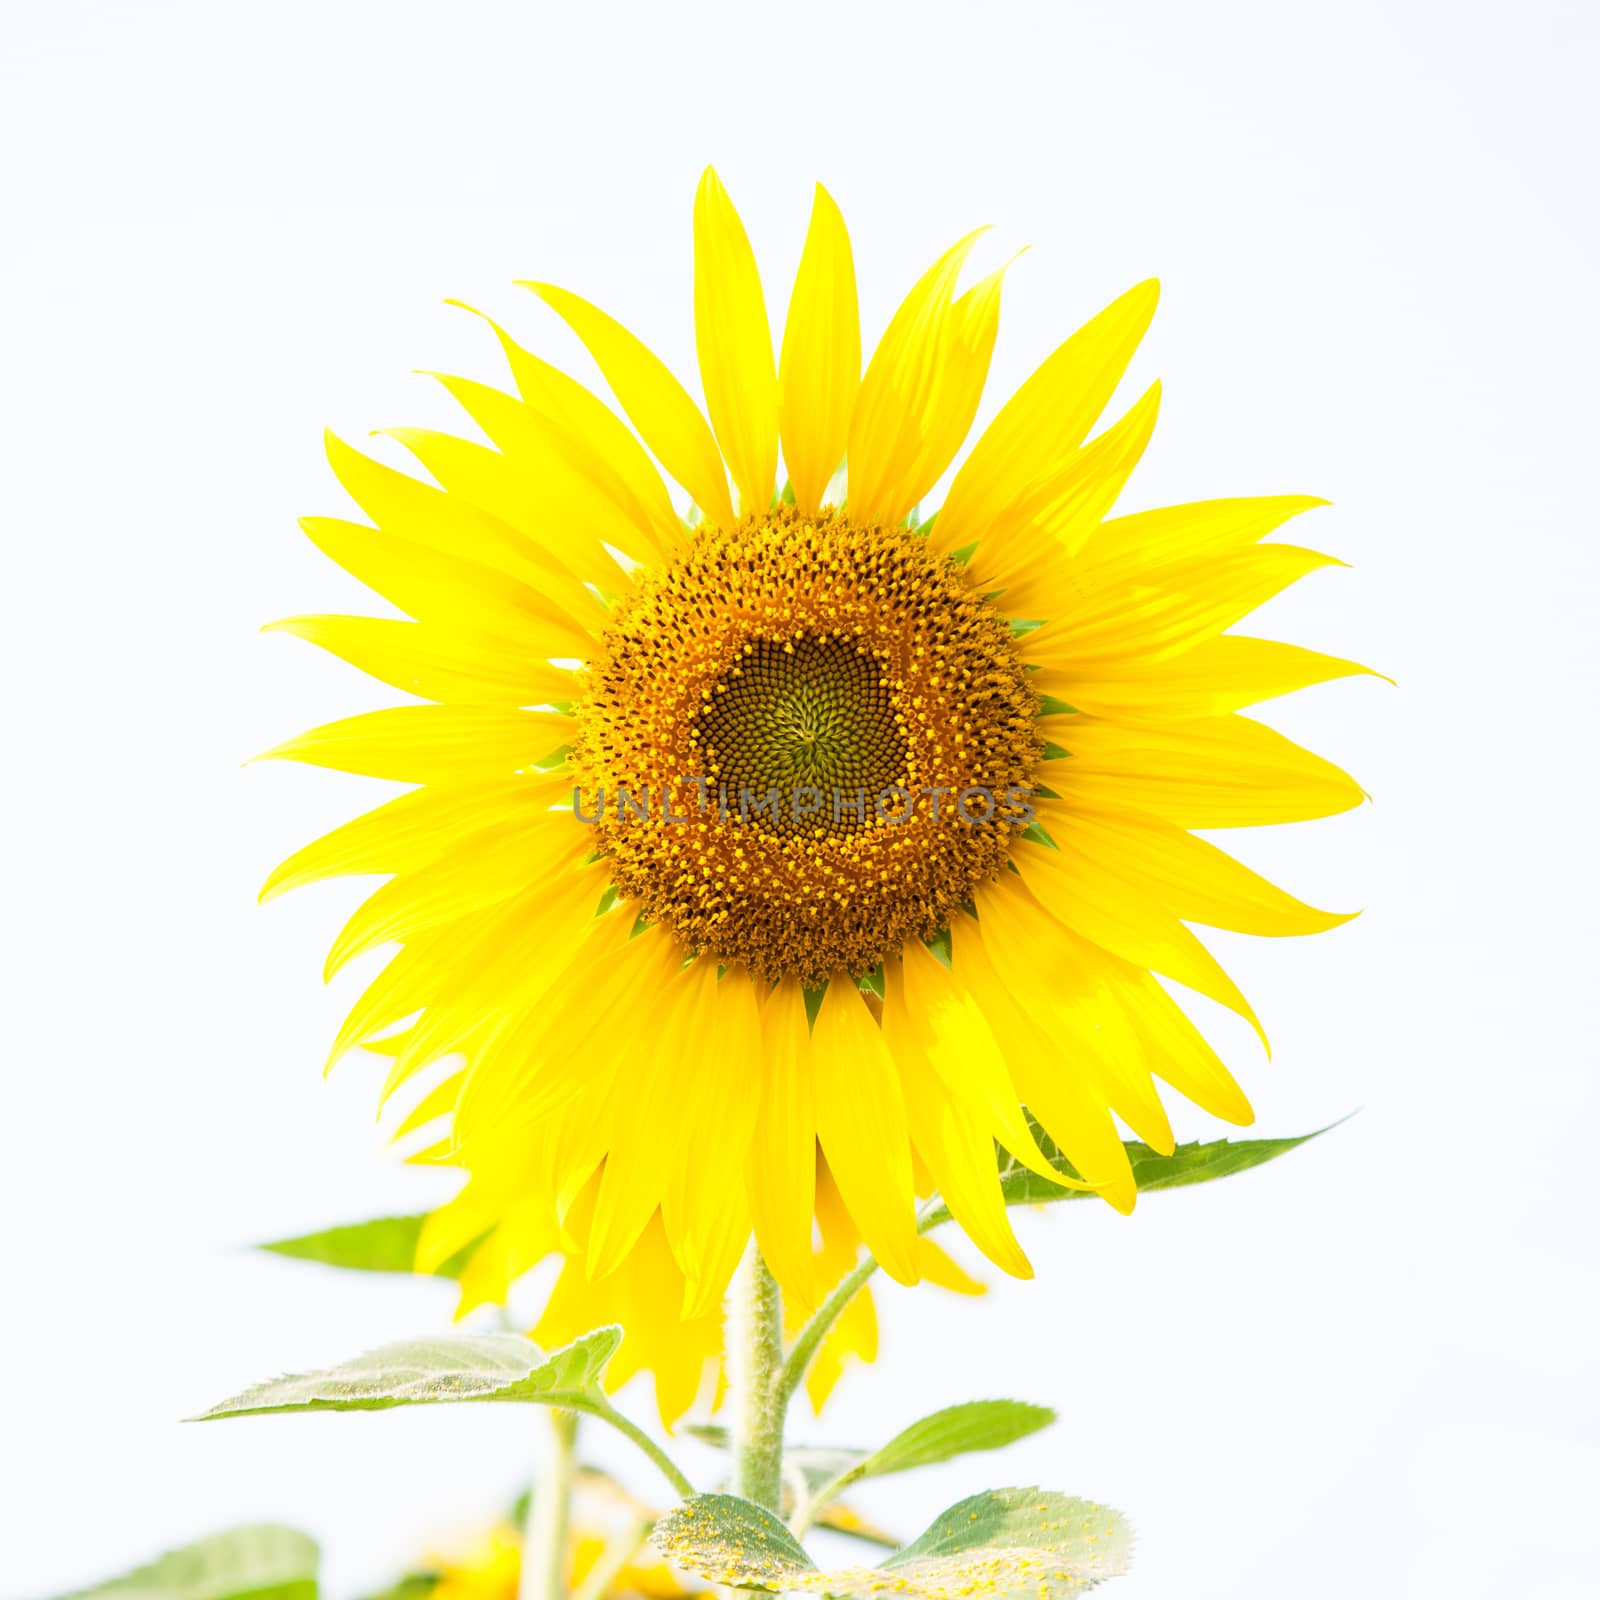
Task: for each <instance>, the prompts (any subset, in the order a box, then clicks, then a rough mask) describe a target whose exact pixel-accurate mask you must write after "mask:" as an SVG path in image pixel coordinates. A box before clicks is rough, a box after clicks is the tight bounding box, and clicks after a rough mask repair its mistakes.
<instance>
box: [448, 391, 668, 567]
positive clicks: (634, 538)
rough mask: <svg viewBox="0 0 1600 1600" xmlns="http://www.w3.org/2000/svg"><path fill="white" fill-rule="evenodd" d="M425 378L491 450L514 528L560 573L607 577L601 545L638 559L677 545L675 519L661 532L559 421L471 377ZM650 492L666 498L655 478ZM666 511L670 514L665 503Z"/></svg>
mask: <svg viewBox="0 0 1600 1600" xmlns="http://www.w3.org/2000/svg"><path fill="white" fill-rule="evenodd" d="M428 376H430V377H432V378H434V379H436V380H437V381H438V382H439V383H440V384H441V385H442V386H443V387H444V388H445V390H446V391H447V392H448V393H449V394H450V395H451V397H452V398H453V399H455V400H456V401H457V403H458V404H459V405H460V406H461V409H462V410H463V411H465V412H466V413H467V415H468V416H469V417H471V418H472V420H473V421H474V422H476V423H477V425H478V426H479V427H480V428H482V429H483V431H484V433H485V434H487V435H488V437H489V439H490V442H491V443H492V444H493V445H494V446H495V448H496V449H497V450H498V451H499V453H500V457H501V460H502V461H503V462H504V467H505V475H506V478H507V480H508V481H509V482H510V483H511V484H512V485H513V486H514V489H515V490H516V491H519V492H520V495H521V498H520V499H519V501H518V505H517V510H516V515H515V526H517V527H519V528H521V529H522V530H524V531H525V532H526V533H527V534H528V535H529V537H531V538H532V539H534V540H535V541H536V542H537V543H538V544H539V545H540V546H541V547H542V548H544V549H545V550H546V551H547V552H548V553H549V554H550V555H551V557H552V558H554V559H556V560H559V561H560V562H561V564H562V565H563V566H565V567H566V568H567V570H568V571H570V572H574V573H577V574H578V575H580V576H583V575H586V574H593V575H595V576H596V577H597V578H599V577H604V576H606V575H608V574H609V573H610V571H611V561H610V559H609V555H610V552H609V550H608V549H607V546H610V547H612V548H614V549H617V550H621V551H622V552H623V553H624V554H626V555H627V557H628V558H629V560H631V561H634V562H639V561H651V560H659V559H660V558H661V556H662V555H663V554H664V553H665V552H666V551H667V550H670V549H672V548H673V547H674V546H675V545H676V544H677V542H678V539H679V536H680V535H681V533H682V525H681V524H679V523H677V519H676V518H673V519H672V522H673V531H672V532H670V533H664V532H663V531H662V529H661V527H660V525H659V524H658V522H657V520H656V518H655V517H654V516H652V514H651V508H649V507H647V506H646V505H644V504H642V503H641V502H640V501H639V500H638V499H637V498H636V497H635V495H634V494H633V493H632V491H631V488H630V486H629V485H628V484H627V482H626V481H625V480H624V479H623V477H622V475H621V474H620V473H618V472H617V471H616V470H615V469H614V468H613V467H612V465H611V463H610V462H609V461H608V460H607V459H606V458H605V457H604V456H602V455H601V454H599V452H598V451H597V450H596V449H595V448H594V447H593V446H592V444H591V443H590V442H589V441H588V440H587V439H585V438H584V437H583V436H582V435H581V434H579V433H577V432H575V430H574V429H573V428H572V427H571V426H570V425H569V424H568V423H567V422H566V420H565V419H564V418H562V417H559V416H551V415H550V414H549V413H548V412H545V411H540V410H539V409H538V408H536V407H534V406H530V405H528V404H527V403H526V402H525V401H523V400H521V399H519V398H517V397H516V396H515V395H509V394H506V393H504V392H503V391H501V390H499V389H496V388H493V387H491V386H490V385H489V384H486V383H478V382H475V381H474V380H473V379H471V378H457V377H453V376H452V375H451V374H449V373H446V372H433V373H429V374H428ZM602 409H603V408H602ZM618 425H619V426H620V424H618ZM430 470H432V469H431V468H430ZM656 488H657V493H658V495H659V497H660V498H661V499H662V500H666V485H665V484H663V483H662V482H661V479H660V476H659V475H657V476H656ZM667 514H668V515H669V516H671V501H670V500H668V501H667ZM508 520H511V518H510V516H508Z"/></svg>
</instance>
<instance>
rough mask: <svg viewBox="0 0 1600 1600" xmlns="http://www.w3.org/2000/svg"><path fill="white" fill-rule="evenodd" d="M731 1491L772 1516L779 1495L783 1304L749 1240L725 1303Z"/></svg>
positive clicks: (784, 1397)
mask: <svg viewBox="0 0 1600 1600" xmlns="http://www.w3.org/2000/svg"><path fill="white" fill-rule="evenodd" d="M728 1389H729V1399H730V1402H731V1404H730V1408H729V1409H730V1419H731V1422H732V1430H731V1431H732V1444H733V1492H734V1493H735V1494H737V1495H742V1496H743V1497H744V1498H745V1499H746V1500H753V1501H755V1503H756V1504H757V1505H758V1506H765V1507H766V1509H767V1510H768V1511H771V1512H774V1513H776V1512H777V1511H778V1510H779V1507H780V1504H781V1501H782V1492H783V1413H784V1410H785V1408H786V1406H787V1401H788V1396H787V1395H786V1394H785V1392H784V1389H783V1302H782V1298H781V1296H780V1295H779V1293H778V1282H777V1279H775V1278H774V1277H773V1276H772V1272H771V1269H770V1268H769V1267H768V1266H767V1263H766V1261H765V1260H764V1259H763V1258H762V1255H761V1249H760V1247H759V1246H758V1245H757V1244H756V1242H755V1240H754V1239H752V1240H751V1241H750V1244H749V1247H748V1248H747V1249H746V1251H745V1254H744V1259H743V1260H742V1261H741V1262H740V1263H739V1270H738V1271H737V1272H736V1273H735V1274H734V1278H733V1287H732V1292H731V1294H730V1297H729V1304H728Z"/></svg>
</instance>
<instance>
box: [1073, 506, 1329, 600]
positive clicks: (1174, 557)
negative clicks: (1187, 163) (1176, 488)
mask: <svg viewBox="0 0 1600 1600" xmlns="http://www.w3.org/2000/svg"><path fill="white" fill-rule="evenodd" d="M1327 503H1328V502H1327V501H1326V500H1319V499H1317V498H1316V497H1315V496H1314V495H1303V494H1280V495H1251V496H1242V497H1236V498H1233V499H1228V500H1197V501H1192V502H1190V503H1189V504H1187V505H1178V506H1161V507H1158V508H1157V509H1156V510H1154V511H1139V512H1136V513H1134V514H1133V515H1132V516H1127V517H1114V518H1113V519H1112V520H1111V521H1109V522H1103V523H1101V524H1100V526H1099V527H1098V528H1096V529H1095V530H1094V532H1093V533H1092V534H1091V535H1090V537H1089V539H1088V540H1087V541H1086V542H1085V544H1084V547H1083V549H1082V551H1081V552H1080V553H1079V557H1078V564H1079V565H1080V566H1081V568H1082V569H1083V572H1084V574H1085V576H1086V578H1087V577H1092V578H1093V580H1094V581H1095V582H1096V583H1098V584H1101V585H1104V584H1105V583H1107V582H1109V581H1112V578H1113V577H1115V576H1117V575H1119V574H1120V575H1121V576H1124V577H1125V576H1129V575H1131V574H1133V573H1135V572H1138V571H1142V570H1144V569H1146V568H1150V567H1161V566H1167V565H1169V564H1170V563H1171V562H1174V561H1193V560H1196V559H1198V558H1199V557H1202V556H1220V555H1229V554H1231V553H1232V552H1233V551H1235V550H1243V549H1246V548H1247V547H1248V546H1250V545H1253V544H1256V543H1258V542H1259V541H1260V540H1262V539H1264V538H1265V537H1266V536H1267V535H1268V534H1269V533H1272V532H1273V531H1274V530H1275V529H1277V528H1281V527H1282V526H1283V524H1284V523H1285V522H1287V521H1288V520H1289V519H1290V518H1291V517H1297V516H1300V515H1302V514H1303V513H1304V512H1307V511H1315V510H1316V509H1317V508H1318V507H1319V506H1325V505H1326V504H1327Z"/></svg>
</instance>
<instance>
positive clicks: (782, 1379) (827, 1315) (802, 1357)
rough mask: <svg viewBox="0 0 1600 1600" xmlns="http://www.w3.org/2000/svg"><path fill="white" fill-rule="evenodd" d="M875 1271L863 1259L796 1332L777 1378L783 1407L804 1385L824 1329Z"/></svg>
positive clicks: (868, 1260)
mask: <svg viewBox="0 0 1600 1600" xmlns="http://www.w3.org/2000/svg"><path fill="white" fill-rule="evenodd" d="M877 1270H878V1263H877V1261H876V1260H875V1259H874V1258H873V1257H872V1256H866V1257H864V1258H863V1259H862V1260H861V1261H860V1262H859V1263H858V1264H857V1265H856V1267H855V1269H854V1270H853V1271H851V1272H848V1273H846V1274H845V1276H844V1277H842V1278H841V1279H840V1280H839V1281H838V1283H836V1284H835V1285H834V1286H833V1293H832V1294H830V1295H829V1296H828V1298H827V1299H826V1300H824V1301H823V1302H822V1304H821V1305H820V1306H818V1307H817V1309H816V1311H815V1312H814V1313H813V1314H812V1316H811V1320H810V1321H809V1322H807V1323H806V1325H805V1327H803V1328H802V1329H801V1330H800V1337H799V1338H798V1339H796V1340H795V1342H794V1348H793V1349H792V1350H790V1352H789V1359H788V1360H787V1361H785V1362H784V1364H783V1371H782V1373H781V1374H780V1375H779V1379H778V1390H779V1396H780V1400H781V1403H782V1404H783V1405H784V1406H785V1407H787V1406H788V1404H789V1402H790V1400H792V1399H793V1398H794V1392H795V1390H796V1389H798V1388H799V1387H800V1385H801V1384H802V1383H803V1382H805V1376H806V1371H807V1369H808V1368H809V1367H810V1365H811V1363H812V1360H813V1359H814V1358H815V1356H816V1353H817V1350H818V1348H819V1347H820V1346H821V1344H822V1341H823V1340H824V1339H826V1338H827V1337H828V1330H829V1329H830V1328H832V1327H833V1325H834V1323H836V1322H837V1321H838V1320H839V1318H840V1317H841V1316H843V1314H844V1308H845V1307H846V1306H847V1305H849V1304H850V1302H851V1301H852V1300H854V1299H855V1297H856V1296H857V1295H858V1294H860V1293H861V1291H862V1289H864V1288H865V1287H866V1285H867V1281H868V1279H870V1278H871V1276H872V1275H873V1273H875V1272H876V1271H877Z"/></svg>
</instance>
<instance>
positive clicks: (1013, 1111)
mask: <svg viewBox="0 0 1600 1600" xmlns="http://www.w3.org/2000/svg"><path fill="white" fill-rule="evenodd" d="M884 979H885V987H886V996H885V1000H884V1007H883V1035H884V1039H885V1040H886V1041H887V1042H888V1045H889V1048H890V1049H891V1050H892V1051H893V1052H894V1056H895V1059H896V1060H897V1061H903V1062H905V1061H910V1062H921V1061H926V1062H927V1063H928V1065H929V1066H931V1067H932V1068H933V1070H934V1071H935V1072H937V1073H938V1074H939V1075H940V1076H941V1077H942V1078H943V1079H944V1081H945V1083H946V1084H947V1085H948V1086H949V1088H950V1089H951V1090H952V1092H959V1093H960V1094H961V1095H962V1097H963V1098H964V1099H965V1100H966V1102H967V1103H968V1104H969V1106H970V1107H971V1109H972V1110H973V1111H974V1112H976V1113H978V1114H979V1115H980V1116H981V1117H982V1118H983V1120H984V1122H985V1124H986V1125H987V1127H988V1129H989V1132H990V1133H991V1134H992V1135H993V1137H994V1138H996V1139H997V1140H998V1141H999V1142H1000V1143H1001V1144H1002V1145H1003V1146H1004V1147H1005V1149H1006V1150H1007V1151H1008V1152H1009V1153H1010V1154H1011V1155H1013V1156H1015V1158H1016V1159H1017V1160H1018V1161H1019V1162H1021V1163H1022V1165H1023V1166H1025V1167H1027V1168H1028V1169H1029V1170H1030V1171H1031V1172H1035V1173H1037V1174H1038V1175H1039V1176H1040V1177H1042V1178H1048V1179H1050V1180H1051V1181H1053V1182H1060V1181H1061V1180H1060V1178H1059V1176H1058V1174H1057V1173H1056V1172H1055V1169H1054V1168H1053V1167H1051V1166H1050V1164H1049V1163H1048V1162H1047V1161H1046V1160H1045V1159H1044V1157H1043V1155H1042V1154H1041V1153H1040V1152H1039V1149H1038V1146H1037V1145H1036V1144H1035V1143H1034V1139H1033V1135H1032V1134H1031V1133H1029V1131H1028V1125H1027V1123H1026V1122H1025V1121H1024V1120H1023V1116H1022V1108H1021V1106H1020V1105H1019V1103H1018V1100H1019V1096H1018V1094H1017V1090H1016V1085H1015V1084H1014V1083H1013V1082H1012V1078H1011V1074H1010V1073H1009V1072H1008V1071H1007V1068H1006V1063H1005V1058H1004V1056H1003V1055H1002V1053H1001V1051H1000V1048H999V1046H998V1044H997V1043H996V1041H995V1039H994V1037H993V1035H992V1033H991V1032H990V1031H989V1029H988V1027H987V1025H986V1023H985V1021H984V1017H983V1013H982V1010H981V1008H980V1007H979V1006H978V1004H977V1002H976V1000H975V999H974V997H973V996H972V995H971V994H970V993H969V992H968V990H967V989H966V988H965V987H964V986H963V984H962V983H961V981H960V979H959V978H958V977H957V976H956V974H955V973H953V972H952V971H950V970H949V969H948V968H946V967H945V966H944V965H943V963H942V962H940V961H939V960H938V958H937V957H936V956H934V954H933V953H932V952H931V951H930V950H929V949H928V948H927V946H926V945H924V944H923V943H922V942H921V941H920V940H911V941H910V942H909V943H907V945H906V946H905V948H904V949H903V950H902V952H901V956H900V959H899V960H898V961H890V962H885V964H884Z"/></svg>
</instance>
